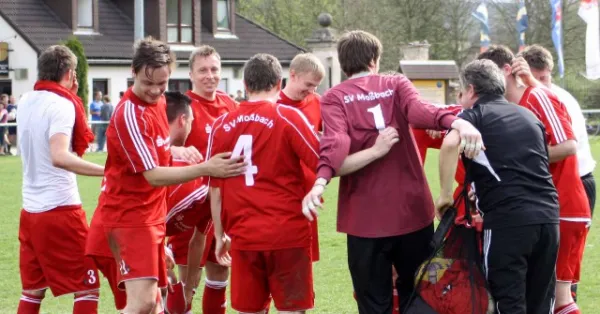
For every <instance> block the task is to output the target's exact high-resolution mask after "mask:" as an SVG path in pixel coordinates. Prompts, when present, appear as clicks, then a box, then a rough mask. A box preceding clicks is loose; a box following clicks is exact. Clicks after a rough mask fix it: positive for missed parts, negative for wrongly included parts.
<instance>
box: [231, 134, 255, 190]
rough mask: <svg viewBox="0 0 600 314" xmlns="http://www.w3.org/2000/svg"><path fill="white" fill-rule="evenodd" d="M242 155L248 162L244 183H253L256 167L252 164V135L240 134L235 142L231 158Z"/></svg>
mask: <svg viewBox="0 0 600 314" xmlns="http://www.w3.org/2000/svg"><path fill="white" fill-rule="evenodd" d="M242 155H243V156H244V161H245V162H247V163H248V166H246V173H245V174H244V176H245V177H246V185H247V186H253V185H254V175H255V174H257V173H258V167H257V166H255V165H253V164H252V135H248V134H242V135H240V137H239V138H238V140H237V142H236V143H235V147H234V148H233V152H232V153H231V158H235V157H238V156H242Z"/></svg>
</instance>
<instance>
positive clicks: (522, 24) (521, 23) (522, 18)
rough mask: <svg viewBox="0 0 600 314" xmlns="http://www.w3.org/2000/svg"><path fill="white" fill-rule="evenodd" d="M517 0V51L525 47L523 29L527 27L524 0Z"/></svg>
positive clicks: (527, 20)
mask: <svg viewBox="0 0 600 314" xmlns="http://www.w3.org/2000/svg"><path fill="white" fill-rule="evenodd" d="M518 1H519V11H518V12H517V33H518V34H519V51H523V49H525V31H526V30H527V28H528V27H529V18H528V16H527V8H526V7H525V0H518Z"/></svg>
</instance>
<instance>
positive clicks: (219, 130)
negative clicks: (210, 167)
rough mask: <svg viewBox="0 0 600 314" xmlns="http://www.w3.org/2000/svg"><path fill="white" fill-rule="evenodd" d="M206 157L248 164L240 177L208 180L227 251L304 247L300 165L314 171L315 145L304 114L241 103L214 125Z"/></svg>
mask: <svg viewBox="0 0 600 314" xmlns="http://www.w3.org/2000/svg"><path fill="white" fill-rule="evenodd" d="M212 136H213V137H212V138H211V141H210V143H211V144H210V146H209V153H208V156H211V155H214V154H217V153H221V152H226V151H231V152H233V156H239V155H243V156H245V157H246V161H247V162H248V163H249V165H248V168H247V171H246V174H245V175H242V176H238V177H234V178H228V179H215V178H211V183H210V184H211V186H217V187H220V188H221V197H222V206H223V207H222V208H223V216H224V227H225V230H226V231H227V234H228V235H229V236H230V237H231V239H232V249H238V250H275V249H285V248H294V247H308V246H310V244H311V233H310V226H309V221H308V220H307V219H306V218H305V217H304V215H303V214H302V199H303V197H304V195H305V192H306V191H305V178H304V174H303V170H302V168H301V167H300V165H301V163H304V164H305V165H307V166H308V167H310V168H313V169H314V168H316V166H317V161H318V158H319V154H318V149H319V140H318V138H317V135H316V134H315V132H314V130H313V128H312V127H311V125H310V124H309V122H308V121H307V120H306V118H305V117H304V115H302V113H301V112H300V111H299V110H298V109H295V108H293V107H290V106H285V105H280V104H273V103H271V102H268V101H256V102H242V103H241V104H240V107H239V109H237V110H236V111H234V112H231V113H229V114H226V115H223V116H221V117H220V118H219V119H217V120H216V121H215V124H214V131H213V134H212Z"/></svg>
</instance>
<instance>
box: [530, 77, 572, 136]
mask: <svg viewBox="0 0 600 314" xmlns="http://www.w3.org/2000/svg"><path fill="white" fill-rule="evenodd" d="M532 94H533V96H534V97H535V98H536V99H537V101H538V102H539V103H540V105H541V107H542V110H544V114H545V115H546V118H547V119H548V122H549V123H550V126H551V127H552V133H553V134H554V137H555V139H556V142H557V143H562V142H564V141H566V140H567V136H566V135H565V130H564V129H563V127H562V124H561V123H560V119H559V118H558V115H557V114H556V110H554V106H552V101H551V100H550V99H549V98H548V96H547V95H546V94H544V93H543V92H542V91H541V90H535V89H534V90H533V92H532Z"/></svg>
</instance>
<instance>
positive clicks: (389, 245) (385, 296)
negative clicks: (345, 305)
mask: <svg viewBox="0 0 600 314" xmlns="http://www.w3.org/2000/svg"><path fill="white" fill-rule="evenodd" d="M432 237H433V224H431V225H429V226H427V227H425V228H423V229H421V230H418V231H416V232H413V233H409V234H405V235H400V236H394V237H386V238H361V237H356V236H352V235H348V242H347V244H348V267H349V268H350V275H351V276H352V284H353V286H354V292H356V299H357V304H358V313H359V314H391V313H392V305H393V303H392V302H393V296H392V265H394V266H395V268H396V272H397V273H398V279H397V280H396V289H397V290H398V296H399V298H400V309H401V311H402V308H403V307H404V305H405V303H406V302H407V301H408V299H409V297H410V295H411V294H412V292H413V290H414V276H415V273H416V271H417V268H418V267H419V266H420V265H421V264H422V263H423V262H424V261H425V260H426V259H427V258H428V257H429V255H430V254H431V246H430V242H431V238H432Z"/></svg>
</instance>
